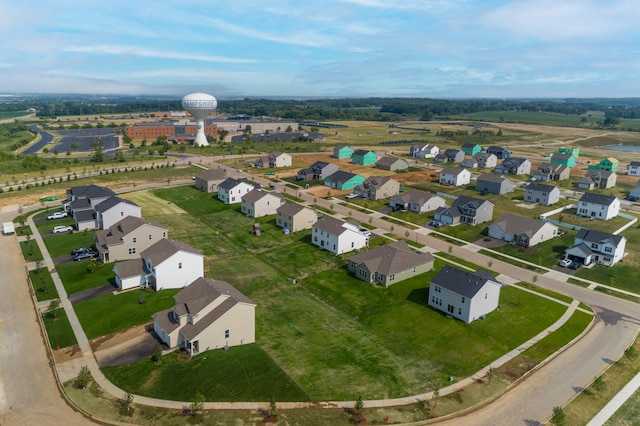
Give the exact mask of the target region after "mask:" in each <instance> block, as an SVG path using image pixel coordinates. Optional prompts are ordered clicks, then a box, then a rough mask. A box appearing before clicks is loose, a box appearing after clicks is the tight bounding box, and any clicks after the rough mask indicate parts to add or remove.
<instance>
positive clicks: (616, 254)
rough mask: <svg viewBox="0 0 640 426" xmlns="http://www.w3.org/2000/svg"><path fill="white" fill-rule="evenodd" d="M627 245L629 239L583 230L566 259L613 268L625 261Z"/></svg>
mask: <svg viewBox="0 0 640 426" xmlns="http://www.w3.org/2000/svg"><path fill="white" fill-rule="evenodd" d="M626 245H627V239H626V238H625V237H623V236H621V235H615V234H609V233H607V232H601V231H594V230H591V229H586V228H582V229H581V230H579V231H578V233H577V234H576V239H575V240H574V242H573V246H571V247H570V248H568V249H566V250H565V258H566V259H569V260H572V261H577V262H579V263H580V264H582V265H589V264H591V263H597V264H598V265H604V266H613V265H615V264H616V263H618V262H620V261H622V260H623V258H624V251H625V247H626Z"/></svg>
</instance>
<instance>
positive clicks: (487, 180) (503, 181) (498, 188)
mask: <svg viewBox="0 0 640 426" xmlns="http://www.w3.org/2000/svg"><path fill="white" fill-rule="evenodd" d="M515 189H516V184H515V183H513V182H511V181H510V180H509V179H507V177H506V176H505V175H499V174H496V173H483V174H481V175H480V176H478V177H477V178H476V191H478V192H480V193H481V194H498V195H502V194H508V193H510V192H513V191H514V190H515Z"/></svg>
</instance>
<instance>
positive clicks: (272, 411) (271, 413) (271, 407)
mask: <svg viewBox="0 0 640 426" xmlns="http://www.w3.org/2000/svg"><path fill="white" fill-rule="evenodd" d="M277 409H278V407H277V406H276V400H275V398H274V397H273V395H271V400H270V401H269V416H271V417H273V416H275V415H276V411H277Z"/></svg>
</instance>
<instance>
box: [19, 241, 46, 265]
mask: <svg viewBox="0 0 640 426" xmlns="http://www.w3.org/2000/svg"><path fill="white" fill-rule="evenodd" d="M20 249H21V250H22V256H23V257H24V260H26V261H27V262H35V261H37V260H44V257H42V252H41V251H40V247H38V243H37V242H36V241H35V240H29V241H21V242H20Z"/></svg>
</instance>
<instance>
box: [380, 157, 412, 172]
mask: <svg viewBox="0 0 640 426" xmlns="http://www.w3.org/2000/svg"><path fill="white" fill-rule="evenodd" d="M376 168H378V169H381V170H390V171H392V172H397V171H399V170H407V169H408V168H409V163H408V162H407V160H405V159H403V158H398V157H382V158H381V159H379V160H378V161H376Z"/></svg>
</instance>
